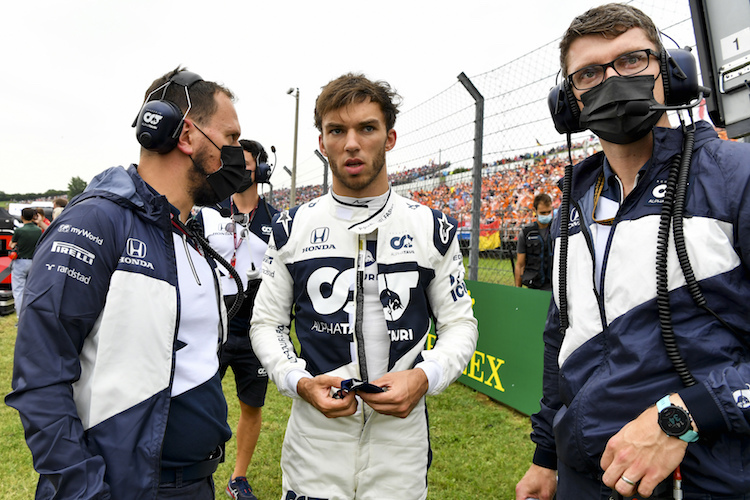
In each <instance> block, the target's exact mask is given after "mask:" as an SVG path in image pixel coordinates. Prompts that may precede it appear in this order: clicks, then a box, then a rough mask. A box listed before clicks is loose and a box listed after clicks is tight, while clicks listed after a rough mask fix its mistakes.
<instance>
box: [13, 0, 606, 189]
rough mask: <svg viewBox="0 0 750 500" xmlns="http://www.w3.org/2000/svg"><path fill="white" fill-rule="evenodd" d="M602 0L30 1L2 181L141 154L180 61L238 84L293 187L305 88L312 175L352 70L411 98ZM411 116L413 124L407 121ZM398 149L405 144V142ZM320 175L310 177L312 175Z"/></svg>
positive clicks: (85, 175)
mask: <svg viewBox="0 0 750 500" xmlns="http://www.w3.org/2000/svg"><path fill="white" fill-rule="evenodd" d="M601 3H605V2H602V1H600V0H569V1H567V2H560V1H559V0H534V1H532V2H518V1H509V0H461V1H456V0H433V1H429V2H428V1H421V0H420V1H417V0H400V1H394V0H380V1H368V2H362V1H355V0H349V1H339V0H326V1H310V0H307V1H305V0H287V1H256V0H242V1H241V0H235V1H226V0H213V1H197V0H181V1H174V0H127V1H124V0H121V1H116V0H108V1H104V0H66V1H59V0H25V1H23V2H9V3H8V4H7V5H5V6H4V8H3V16H2V19H0V47H2V54H3V56H2V64H3V73H4V77H3V78H2V79H0V116H1V117H2V119H0V172H2V174H1V175H0V191H4V192H5V193H27V192H45V191H47V190H49V189H59V190H67V186H68V182H69V181H70V179H71V178H72V177H75V176H77V177H81V178H82V179H83V180H85V181H86V182H88V181H90V180H91V178H92V177H93V176H95V175H96V174H97V173H99V172H101V171H102V170H104V169H106V168H108V167H111V166H116V165H124V166H127V165H129V164H131V163H137V162H138V157H139V152H140V146H139V145H138V143H137V141H136V139H135V131H134V129H133V128H131V124H132V122H133V120H134V118H135V117H136V115H137V113H138V111H139V109H140V107H141V104H142V101H143V96H144V92H145V90H146V88H148V86H149V85H150V84H151V82H152V81H153V80H154V79H156V78H158V77H159V76H161V75H163V74H164V73H166V72H168V71H170V70H172V69H173V68H175V67H176V66H178V65H182V66H185V67H187V68H188V69H189V70H191V71H194V72H196V73H198V74H200V75H201V76H202V77H203V78H204V79H206V80H212V81H216V82H219V83H222V84H224V85H226V86H227V87H228V88H230V89H231V90H232V91H233V92H234V94H235V95H236V97H237V101H236V103H235V106H236V109H237V113H238V116H239V120H240V124H241V127H242V136H243V138H246V139H254V140H257V141H259V142H260V143H262V144H263V145H264V146H265V149H266V151H268V152H269V155H270V161H271V163H274V156H273V154H271V153H270V147H271V146H272V145H274V146H275V147H276V150H277V158H276V160H275V163H276V165H275V167H276V168H275V170H274V173H273V176H272V177H271V182H272V183H273V185H274V187H275V188H279V187H285V186H286V187H288V186H289V183H290V176H289V175H288V174H287V173H286V172H285V171H284V169H283V167H284V166H287V168H289V170H291V169H292V163H293V151H294V128H295V104H296V100H295V98H294V96H293V95H289V94H287V91H288V89H290V88H294V89H299V122H298V142H297V172H298V181H297V185H298V186H300V185H304V184H305V182H304V179H305V178H308V179H309V178H310V176H309V175H306V174H307V173H309V172H312V171H315V172H319V171H321V163H320V160H319V159H318V158H317V157H316V156H315V154H314V151H315V150H316V149H317V147H318V131H317V130H316V129H315V127H314V124H313V107H314V104H315V98H316V97H317V95H318V94H319V92H320V88H321V87H322V86H323V85H325V84H326V83H328V82H329V81H330V80H332V79H334V78H336V77H338V76H340V75H341V74H343V73H347V72H362V73H364V74H365V75H367V76H368V77H370V78H372V79H377V80H386V81H388V82H389V83H390V84H391V85H392V86H393V87H395V89H396V90H397V91H398V93H399V94H400V95H401V96H402V97H403V105H402V110H404V111H406V110H408V109H410V108H412V107H415V106H417V105H419V104H421V103H422V102H424V101H426V100H428V99H430V98H432V97H434V96H435V95H437V94H438V93H440V92H442V91H443V90H445V89H447V88H448V87H450V86H451V85H453V84H454V83H456V81H457V79H456V78H457V76H458V75H459V74H460V73H461V72H464V73H466V75H468V76H469V77H471V76H473V75H478V74H481V73H484V72H487V71H490V70H492V69H495V68H497V67H499V66H501V65H503V64H505V63H507V62H509V61H512V60H513V59H515V58H517V57H520V56H522V55H524V54H526V53H528V52H530V51H531V50H533V49H535V48H537V47H541V46H542V45H544V44H546V43H549V42H551V41H553V40H555V39H557V38H559V37H560V36H561V35H562V34H563V32H564V31H565V29H566V28H567V26H568V25H569V24H570V21H571V20H572V19H573V17H574V16H575V15H578V14H580V13H582V12H584V11H585V10H586V9H588V8H589V7H592V6H594V5H598V4H601ZM396 125H397V126H396V129H397V130H398V123H397V124H396ZM396 148H398V143H397V144H396ZM308 183H309V182H308Z"/></svg>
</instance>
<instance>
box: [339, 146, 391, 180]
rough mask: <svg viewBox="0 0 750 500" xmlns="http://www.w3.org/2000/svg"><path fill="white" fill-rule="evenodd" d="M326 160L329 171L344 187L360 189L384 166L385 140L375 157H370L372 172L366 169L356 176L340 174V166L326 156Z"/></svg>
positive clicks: (376, 175)
mask: <svg viewBox="0 0 750 500" xmlns="http://www.w3.org/2000/svg"><path fill="white" fill-rule="evenodd" d="M328 162H329V163H330V165H331V173H332V174H333V176H334V177H336V179H337V180H338V181H339V182H340V183H341V184H342V185H343V186H344V187H345V188H347V189H349V190H351V191H361V190H363V189H365V188H366V187H367V186H369V185H370V184H372V182H373V181H374V180H375V179H376V178H377V177H378V175H379V174H380V171H381V170H383V168H384V167H385V142H384V143H383V147H382V148H381V149H380V150H379V151H378V152H377V153H376V154H375V157H374V158H373V159H372V167H373V168H372V172H370V173H368V172H367V170H364V171H363V172H362V173H361V174H359V175H357V176H351V175H346V174H343V175H342V174H341V171H340V170H339V168H340V167H339V165H338V163H337V162H336V160H335V159H333V158H328Z"/></svg>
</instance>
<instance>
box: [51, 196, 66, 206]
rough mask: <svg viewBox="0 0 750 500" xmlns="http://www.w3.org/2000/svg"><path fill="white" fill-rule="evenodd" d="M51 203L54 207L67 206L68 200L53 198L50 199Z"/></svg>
mask: <svg viewBox="0 0 750 500" xmlns="http://www.w3.org/2000/svg"><path fill="white" fill-rule="evenodd" d="M52 205H54V206H56V207H67V206H68V200H66V199H65V198H55V199H54V200H52Z"/></svg>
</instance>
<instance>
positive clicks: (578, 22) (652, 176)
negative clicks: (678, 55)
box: [516, 4, 750, 500]
mask: <svg viewBox="0 0 750 500" xmlns="http://www.w3.org/2000/svg"><path fill="white" fill-rule="evenodd" d="M560 47H561V63H562V71H563V74H564V75H565V76H566V77H567V80H566V84H565V86H567V91H568V92H571V93H572V99H571V100H570V101H569V102H571V104H572V105H575V106H576V109H577V110H579V111H580V117H579V119H580V125H581V127H582V128H588V129H590V130H592V131H593V132H594V133H596V134H597V135H598V136H599V138H600V140H601V144H602V149H603V152H602V153H599V154H597V155H594V156H592V157H590V158H588V159H586V160H585V161H583V162H582V163H581V164H579V165H577V166H576V167H575V168H574V169H573V172H572V182H571V186H572V188H571V190H570V193H571V194H570V197H569V200H570V210H569V214H570V216H569V217H568V218H567V220H565V221H563V222H564V223H565V224H567V228H565V229H567V230H568V231H569V236H568V238H567V243H568V248H567V261H565V260H562V259H561V256H560V253H561V248H564V246H563V245H561V243H562V242H563V239H562V238H560V234H561V229H562V228H561V223H560V222H558V223H555V224H553V231H554V234H555V235H556V236H557V240H556V244H555V270H554V273H553V277H554V278H555V281H554V283H553V297H554V302H553V303H552V305H551V308H550V312H549V316H548V321H547V326H546V329H545V334H544V338H545V353H544V361H545V364H544V395H543V398H542V401H541V411H540V412H539V413H537V414H536V415H534V416H533V418H532V423H533V429H534V431H533V434H532V439H533V441H534V442H535V443H536V445H537V448H536V452H535V455H534V465H532V467H531V468H530V469H529V471H528V472H527V474H526V476H524V478H523V479H522V480H521V482H520V483H519V484H518V485H517V488H516V498H517V499H525V498H527V497H531V498H539V499H542V500H549V499H550V498H551V497H552V495H553V493H554V491H555V489H557V498H558V499H559V500H568V499H576V500H579V499H597V500H599V499H603V498H609V495H610V493H611V489H615V490H616V491H617V492H618V493H619V494H622V495H625V496H626V497H627V496H629V495H635V494H636V492H637V494H638V495H640V496H639V497H638V498H641V497H646V496H649V495H651V494H652V493H653V494H654V496H653V498H673V491H672V490H673V489H675V487H676V486H679V487H681V489H682V492H681V494H682V495H683V496H684V498H685V499H703V500H709V499H718V498H721V499H744V498H748V496H747V493H748V491H750V452H749V451H750V403H748V394H750V385H748V384H750V363H749V362H748V360H749V359H750V350H749V349H748V342H747V332H748V331H750V308H748V307H747V297H748V296H750V279H749V278H750V277H749V276H748V265H750V226H749V225H750V205H748V200H750V147H748V145H746V144H740V143H734V142H730V141H722V140H720V139H718V138H717V136H716V133H715V132H714V131H713V129H712V127H711V126H710V125H709V124H707V123H706V122H698V123H697V124H696V128H695V135H694V141H695V145H694V148H690V147H689V146H690V144H689V142H690V141H686V143H688V148H687V150H685V151H684V149H685V148H684V147H683V140H684V139H685V137H690V134H691V132H690V129H691V128H692V124H688V125H687V126H686V127H685V129H684V130H683V129H682V128H677V129H672V128H669V126H670V124H669V121H668V119H667V116H666V115H665V114H664V110H663V109H658V108H654V107H653V106H659V105H660V104H664V103H665V102H667V98H670V96H674V92H676V88H678V87H676V86H679V85H681V82H683V83H684V82H686V81H687V80H688V79H689V78H695V79H696V81H697V74H692V76H691V74H690V70H689V68H688V67H687V65H686V64H685V61H683V68H682V69H683V70H684V71H683V72H682V74H683V75H684V76H686V78H685V79H681V78H680V77H679V72H678V71H677V70H676V69H675V67H674V64H675V60H670V59H669V58H667V57H666V56H665V55H666V53H665V52H662V51H663V48H662V46H661V43H660V39H659V35H658V32H657V30H656V28H655V26H654V24H653V22H652V21H651V19H649V18H648V17H647V16H646V15H645V14H643V13H642V12H641V11H640V10H638V9H635V8H633V7H630V6H625V5H620V4H609V5H603V6H600V7H596V8H594V9H591V10H589V11H588V12H586V13H585V14H583V15H582V16H579V17H577V18H576V19H575V20H574V21H573V23H572V24H571V26H570V28H569V29H568V31H567V33H566V34H565V36H564V37H563V39H562V42H561V44H560ZM670 57H671V56H670ZM693 71H694V68H693ZM673 76H674V78H673ZM667 82H669V83H670V84H671V86H669V87H668V86H667ZM696 89H697V83H696ZM696 94H697V91H696ZM637 101H640V102H641V103H642V105H640V109H641V110H642V112H640V111H639V112H637V113H636V112H633V110H636V111H637V109H636V108H637V107H638V106H636V107H633V106H632V103H633V102H637ZM571 107H572V106H571ZM556 109H557V110H559V109H561V108H556ZM555 116H556V117H557V115H555ZM691 149H692V161H691V162H690V163H689V166H690V170H689V177H686V178H685V179H684V180H685V181H686V182H682V181H677V182H675V181H674V178H675V177H672V176H670V170H672V171H674V172H677V171H678V169H677V166H678V165H680V164H681V162H680V161H677V162H675V158H676V157H680V158H682V159H685V161H686V162H687V158H689V156H687V155H688V153H689V151H690V150H691ZM672 165H675V167H672ZM680 170H682V171H685V170H684V168H683V167H680ZM676 178H679V176H676ZM670 186H671V187H670ZM681 186H682V187H684V186H686V190H687V191H686V196H685V198H684V212H683V214H682V216H679V217H677V216H675V214H676V213H677V212H675V210H677V206H678V204H679V205H682V202H681V201H680V199H681V197H678V196H677V193H679V192H680V190H681V189H682V187H681ZM564 203H565V202H564ZM663 207H666V208H665V209H664V210H665V214H666V213H667V212H666V211H672V215H669V216H668V217H666V221H670V220H672V224H673V225H674V236H673V231H672V228H671V227H670V226H669V225H666V226H665V227H666V231H664V232H663V231H662V230H661V229H662V228H661V227H660V226H663V225H664V224H663V220H664V219H663V218H662V217H661V214H662V208H663ZM562 218H563V217H560V218H559V219H562ZM678 224H681V230H679V229H680V228H678ZM680 233H681V234H682V235H684V247H685V249H686V255H687V257H689V263H690V265H691V267H692V273H691V272H689V270H686V269H687V268H686V267H684V266H683V265H682V264H683V263H684V262H687V261H685V260H682V258H681V259H680V262H678V254H677V252H676V251H675V248H676V247H677V246H678V245H679V246H682V244H681V243H679V242H678V243H676V240H680V239H681V238H678V237H677V235H678V234H680ZM667 238H668V239H667ZM657 241H668V242H669V243H668V246H666V245H661V244H657ZM665 248H666V249H668V250H665ZM680 253H681V254H683V253H682V252H680ZM684 256H685V254H683V257H684ZM664 257H666V263H667V264H668V265H667V266H665V265H664V261H665V259H664ZM561 266H566V267H565V271H566V272H565V274H564V276H566V281H567V287H565V288H564V289H563V287H562V285H561V280H560V279H558V278H559V276H560V274H559V271H560V268H561ZM657 267H658V268H659V269H661V270H662V271H659V272H657ZM691 274H692V275H693V276H694V278H695V279H694V280H693V279H692V278H690V275H691ZM686 276H687V277H688V278H686ZM691 283H692V284H691ZM688 284H691V285H690V286H688ZM693 285H694V286H693ZM696 291H700V292H701V293H702V295H703V298H704V299H705V302H706V306H705V307H702V306H699V305H698V303H699V302H700V301H698V300H694V298H693V297H694V296H695V297H697V295H695V294H694V292H696ZM657 297H659V299H657ZM665 306H666V307H665ZM563 312H564V313H565V314H562V313H563ZM665 312H666V314H665ZM670 316H671V317H670ZM561 330H562V333H561ZM670 331H673V334H670V333H669V332H670ZM675 347H676V349H675ZM670 353H671V354H670ZM675 354H678V355H677V356H675ZM678 465H679V466H680V472H681V477H682V479H681V485H680V484H679V483H675V482H674V481H675V480H674V479H673V478H672V471H673V470H675V469H676V468H677V466H678ZM555 469H557V475H558V481H557V483H556V478H555ZM674 498H677V497H676V496H675V497H674Z"/></svg>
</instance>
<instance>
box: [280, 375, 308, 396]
mask: <svg viewBox="0 0 750 500" xmlns="http://www.w3.org/2000/svg"><path fill="white" fill-rule="evenodd" d="M303 378H313V376H312V375H310V374H309V373H308V372H307V371H305V370H291V371H290V372H289V373H287V374H286V377H285V379H284V385H285V387H284V388H285V389H286V392H287V393H288V394H293V395H294V396H299V394H298V393H297V384H298V383H299V381H300V380H302V379H303Z"/></svg>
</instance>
